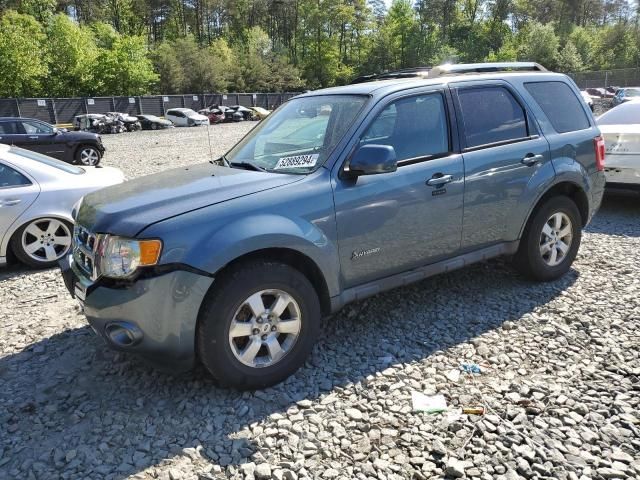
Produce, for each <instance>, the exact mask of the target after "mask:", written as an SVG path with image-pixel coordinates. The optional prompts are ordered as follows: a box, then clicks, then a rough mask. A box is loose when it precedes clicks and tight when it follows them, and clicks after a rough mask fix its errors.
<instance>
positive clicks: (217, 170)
mask: <svg viewBox="0 0 640 480" xmlns="http://www.w3.org/2000/svg"><path fill="white" fill-rule="evenodd" d="M302 178H304V177H303V176H302V175H287V174H274V173H264V172H253V171H248V170H241V169H237V168H227V167H219V166H215V165H212V164H210V163H202V164H198V165H193V166H189V167H186V168H178V169H173V170H167V171H165V172H162V173H157V174H154V175H148V176H146V177H141V178H137V179H135V180H130V181H128V182H125V183H122V184H120V185H114V186H112V187H109V188H104V189H102V190H99V191H97V192H94V193H91V194H89V195H87V196H86V197H85V198H84V201H83V202H82V208H81V209H80V211H79V212H78V217H77V219H76V220H77V222H78V223H79V224H80V225H82V226H84V227H86V228H88V229H89V230H90V231H92V232H96V233H113V234H116V235H122V236H126V237H135V236H136V235H137V234H138V233H139V232H140V231H141V230H143V229H144V228H145V227H147V226H149V225H151V224H153V223H156V222H159V221H161V220H165V219H167V218H170V217H174V216H176V215H181V214H183V213H187V212H190V211H193V210H197V209H199V208H203V207H207V206H209V205H214V204H216V203H221V202H225V201H227V200H231V199H234V198H238V197H243V196H246V195H251V194H253V193H257V192H261V191H264V190H269V189H272V188H276V187H280V186H282V185H287V184H289V183H293V182H296V181H299V180H301V179H302Z"/></svg>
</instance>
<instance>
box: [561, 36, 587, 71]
mask: <svg viewBox="0 0 640 480" xmlns="http://www.w3.org/2000/svg"><path fill="white" fill-rule="evenodd" d="M556 64H557V65H558V71H559V72H563V73H574V72H581V71H582V70H584V63H583V62H582V57H581V56H580V53H578V49H577V48H576V46H575V45H574V44H573V42H571V41H570V40H568V41H567V43H565V45H564V48H561V49H560V51H559V52H558V55H557V57H556Z"/></svg>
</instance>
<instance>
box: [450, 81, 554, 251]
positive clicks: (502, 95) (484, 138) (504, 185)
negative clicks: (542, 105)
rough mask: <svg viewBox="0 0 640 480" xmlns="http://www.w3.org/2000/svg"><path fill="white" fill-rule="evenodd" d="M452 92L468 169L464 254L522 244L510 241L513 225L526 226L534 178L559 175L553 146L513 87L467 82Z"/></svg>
mask: <svg viewBox="0 0 640 480" xmlns="http://www.w3.org/2000/svg"><path fill="white" fill-rule="evenodd" d="M452 88H453V93H454V97H457V102H456V103H457V106H458V118H459V119H460V130H461V141H462V143H463V144H462V147H463V157H464V165H465V193H464V218H463V235H462V248H463V249H465V250H471V249H475V248H479V247H483V246H488V245H492V244H496V243H501V242H506V241H513V240H516V238H510V236H513V235H514V233H513V232H514V228H513V222H514V221H517V222H519V223H518V226H520V225H521V224H522V222H523V221H524V218H525V216H526V213H527V212H525V211H523V206H528V205H529V201H528V200H525V198H527V197H528V196H529V194H530V193H531V192H530V189H531V188H532V187H531V185H532V184H537V183H538V182H536V181H535V179H534V177H535V176H536V175H538V176H541V177H544V178H549V176H551V177H553V175H554V173H553V166H552V165H551V160H550V155H549V144H548V142H547V140H546V139H545V138H544V137H543V136H540V135H538V130H537V127H536V125H535V123H534V120H533V117H532V116H531V115H530V114H528V112H527V110H526V108H525V106H524V105H525V104H524V102H522V100H521V99H520V98H519V97H518V96H517V95H516V93H515V92H514V91H513V90H512V89H511V88H510V87H509V86H508V85H507V84H505V83H502V82H499V81H498V82H493V83H490V84H488V83H487V82H486V81H485V82H482V83H475V82H461V83H459V84H453V85H452ZM515 231H519V229H516V230H515ZM515 235H516V236H517V234H515Z"/></svg>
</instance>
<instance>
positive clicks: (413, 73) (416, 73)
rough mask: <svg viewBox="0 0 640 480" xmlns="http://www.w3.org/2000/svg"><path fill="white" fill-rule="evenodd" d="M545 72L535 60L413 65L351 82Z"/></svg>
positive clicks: (362, 77) (358, 78)
mask: <svg viewBox="0 0 640 480" xmlns="http://www.w3.org/2000/svg"><path fill="white" fill-rule="evenodd" d="M514 71H518V72H525V71H529V72H546V71H547V69H546V68H544V67H543V66H542V65H540V64H539V63H535V62H493V63H452V64H449V63H447V64H444V65H439V66H437V67H426V66H425V67H413V68H404V69H402V70H395V71H393V72H384V73H374V74H371V75H361V76H360V77H357V78H355V79H354V80H353V81H352V82H351V83H352V84H354V83H364V82H372V81H375V80H389V79H393V78H397V79H398V78H415V77H423V78H435V77H441V76H443V75H462V74H465V73H491V72H514Z"/></svg>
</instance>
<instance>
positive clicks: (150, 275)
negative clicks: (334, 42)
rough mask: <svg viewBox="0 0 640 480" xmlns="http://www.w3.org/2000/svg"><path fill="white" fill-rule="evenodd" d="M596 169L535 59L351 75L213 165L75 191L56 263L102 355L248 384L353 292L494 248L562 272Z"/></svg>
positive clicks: (581, 116)
mask: <svg viewBox="0 0 640 480" xmlns="http://www.w3.org/2000/svg"><path fill="white" fill-rule="evenodd" d="M603 168H604V143H603V141H602V139H601V137H600V132H599V131H598V128H597V127H596V125H595V122H594V119H593V116H592V114H591V111H590V110H589V108H588V107H587V105H586V104H585V103H584V101H583V100H582V98H581V96H580V92H579V91H578V89H577V88H576V86H575V84H574V83H573V82H572V81H571V80H570V79H569V78H568V77H566V76H565V75H560V74H556V73H550V72H547V71H546V70H545V69H544V68H542V67H541V66H539V65H537V64H533V63H511V64H472V65H449V66H442V67H435V68H431V69H416V70H411V71H401V72H395V73H392V74H386V75H384V76H382V77H365V78H360V79H358V81H357V83H354V84H352V85H348V86H344V87H337V88H329V89H325V90H319V91H315V92H310V93H306V94H303V95H300V96H298V97H295V98H294V99H292V100H290V101H289V102H287V103H286V104H284V105H283V106H281V107H280V108H279V109H278V110H276V111H275V112H274V113H273V114H272V115H270V116H269V117H268V118H267V119H266V120H264V121H263V122H262V123H261V124H259V125H258V126H257V127H256V128H255V129H253V130H252V131H251V132H250V133H249V134H248V135H247V136H246V137H245V138H243V139H242V140H241V141H240V142H239V143H238V144H237V145H236V146H235V147H233V148H232V149H231V150H230V151H229V152H228V153H227V154H226V155H225V156H223V157H221V158H220V159H218V160H216V161H215V162H211V163H205V164H201V165H195V166H191V167H188V168H182V169H177V170H171V171H166V172H163V173H159V174H157V175H151V176H147V177H143V178H139V179H137V180H132V181H129V182H127V183H124V184H122V185H117V186H113V187H109V188H107V189H104V190H101V191H98V192H95V193H92V194H90V195H87V196H86V197H85V198H84V200H83V202H82V205H81V207H80V208H79V210H78V212H77V214H76V228H75V232H74V244H73V253H72V255H70V256H69V257H68V258H66V259H64V260H63V261H62V263H61V268H62V271H63V274H64V277H65V283H66V285H67V287H68V289H69V290H70V292H71V293H72V295H75V296H76V297H77V298H78V299H79V300H80V302H81V303H82V304H83V306H84V311H85V314H86V316H87V318H88V320H89V323H90V324H91V326H92V327H93V329H94V330H95V331H96V333H97V334H98V335H100V336H101V337H103V338H104V339H105V341H106V342H107V343H108V344H109V345H110V346H111V347H113V348H116V349H119V350H123V351H128V352H135V353H139V354H141V355H143V356H145V357H147V358H148V359H151V360H153V361H155V363H157V364H159V365H161V366H164V367H170V368H172V369H174V370H175V369H183V368H189V367H190V366H191V365H193V364H194V362H195V361H196V359H198V360H199V361H201V362H202V363H204V365H205V366H206V368H207V369H208V370H209V371H210V372H211V374H212V375H213V376H214V377H216V378H217V379H218V380H219V381H220V383H222V384H224V385H229V386H234V387H238V388H260V387H265V386H268V385H272V384H274V383H277V382H279V381H281V380H283V379H284V378H286V377H287V376H288V375H291V374H292V373H293V372H294V371H295V370H296V369H297V368H298V367H299V366H300V365H302V363H303V362H304V360H305V358H306V357H307V355H308V354H309V352H310V350H311V348H312V346H313V344H314V340H315V338H316V336H317V335H318V332H319V326H320V320H321V317H322V316H324V315H328V314H330V313H332V312H335V311H337V310H338V309H340V308H341V307H342V306H343V305H344V304H346V303H348V302H351V301H354V300H359V299H362V298H364V297H367V296H370V295H373V294H376V293H378V292H381V291H383V290H387V289H390V288H394V287H400V286H402V285H406V284H408V283H410V282H415V281H418V280H421V279H423V278H425V277H428V276H430V275H434V274H437V273H441V272H445V271H449V270H452V269H455V268H459V267H463V266H465V265H468V264H470V263H473V262H477V261H481V260H484V259H487V258H491V257H496V256H499V255H509V256H513V258H514V263H515V265H516V267H517V268H518V269H519V270H520V271H521V272H522V273H523V274H525V275H527V276H528V277H530V278H533V279H536V280H540V281H548V280H553V279H556V278H558V277H560V276H561V275H563V274H564V273H565V272H567V270H568V269H569V268H570V266H571V264H572V262H573V261H574V258H575V257H576V253H577V251H578V247H579V245H580V237H581V230H582V228H583V227H584V226H585V225H586V224H587V223H588V222H589V221H590V219H591V217H592V215H593V214H594V212H595V211H596V210H597V208H598V207H599V205H600V201H601V198H602V193H603V187H604V174H603Z"/></svg>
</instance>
